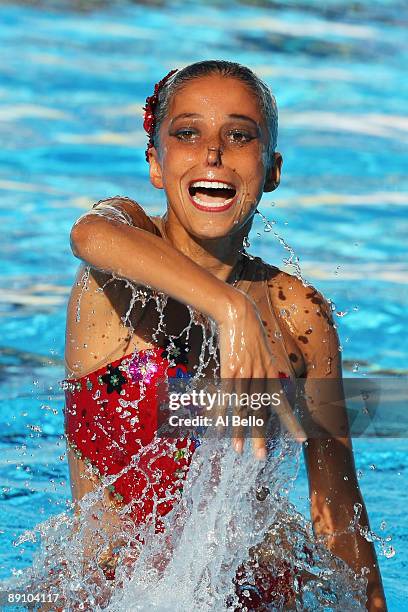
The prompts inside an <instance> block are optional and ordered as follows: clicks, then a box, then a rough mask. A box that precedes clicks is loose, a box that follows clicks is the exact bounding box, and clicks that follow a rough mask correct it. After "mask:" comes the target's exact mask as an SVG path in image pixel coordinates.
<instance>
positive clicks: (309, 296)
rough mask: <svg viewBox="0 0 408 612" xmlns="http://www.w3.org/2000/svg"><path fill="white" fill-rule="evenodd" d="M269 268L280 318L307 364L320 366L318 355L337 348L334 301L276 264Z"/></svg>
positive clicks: (271, 287) (317, 367)
mask: <svg viewBox="0 0 408 612" xmlns="http://www.w3.org/2000/svg"><path fill="white" fill-rule="evenodd" d="M265 265H266V269H267V270H268V278H269V276H270V278H271V280H270V282H269V281H268V287H269V295H270V299H271V302H272V303H273V305H274V308H275V311H276V312H277V313H279V315H278V316H279V317H280V320H281V321H282V322H283V324H284V325H285V328H286V329H287V330H288V331H289V333H290V335H291V337H292V338H293V340H294V341H295V343H296V345H297V346H298V348H299V350H300V352H301V353H302V356H303V359H304V361H305V363H306V364H309V365H310V364H311V363H312V362H313V367H314V369H316V371H317V370H318V369H319V363H318V360H319V356H322V358H323V355H324V354H325V353H328V352H330V353H331V354H332V356H333V357H334V355H335V354H336V352H337V351H338V346H339V341H338V336H337V331H336V325H335V323H334V320H333V311H332V304H331V302H330V300H329V299H328V298H326V297H325V296H324V295H323V293H322V292H321V291H319V290H318V289H317V288H316V287H314V286H313V285H311V284H309V283H304V282H303V281H302V280H301V279H300V278H298V277H297V276H293V275H291V274H289V273H287V272H285V271H283V270H280V269H279V268H276V267H275V266H271V265H269V264H265Z"/></svg>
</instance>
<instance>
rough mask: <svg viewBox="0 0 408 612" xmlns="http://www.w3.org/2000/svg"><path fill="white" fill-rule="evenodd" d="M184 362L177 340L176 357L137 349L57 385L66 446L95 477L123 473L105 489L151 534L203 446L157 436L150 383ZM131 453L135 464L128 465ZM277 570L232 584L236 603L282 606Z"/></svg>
mask: <svg viewBox="0 0 408 612" xmlns="http://www.w3.org/2000/svg"><path fill="white" fill-rule="evenodd" d="M173 349H174V346H173ZM184 356H185V355H184ZM169 359H171V363H174V361H176V365H175V366H174V367H170V361H169ZM186 362H187V360H186V359H183V347H182V345H177V341H176V347H175V349H174V350H173V353H171V352H169V349H166V350H164V349H162V348H154V349H146V350H142V351H139V352H136V351H135V352H134V353H133V354H130V355H125V356H124V357H122V358H120V359H117V360H116V361H114V362H112V363H109V364H107V365H105V366H103V367H101V368H99V369H98V370H96V371H94V372H91V373H89V374H87V375H85V376H82V377H81V378H76V379H72V378H71V379H65V380H64V381H63V383H62V386H63V389H64V391H65V398H66V407H65V435H66V439H67V443H68V445H69V446H70V447H71V448H72V449H73V450H74V452H75V454H76V455H77V457H79V458H80V459H82V460H83V461H84V462H85V463H86V464H87V465H89V467H91V469H92V472H93V474H94V475H95V477H96V478H98V479H100V478H101V477H102V476H107V475H108V476H109V475H114V474H118V473H120V472H121V471H122V470H125V471H124V473H123V474H122V475H120V476H119V477H118V478H117V479H116V480H115V482H114V484H112V485H110V486H109V487H108V488H109V489H110V491H111V494H112V496H113V498H114V499H115V500H116V502H117V503H118V504H120V505H122V504H131V507H130V510H129V512H130V516H131V517H132V518H133V520H134V521H135V523H136V524H141V523H145V522H147V521H148V520H149V518H151V517H152V516H154V517H155V529H156V532H159V531H162V530H163V524H162V522H161V520H160V517H162V516H164V515H165V514H167V513H168V512H170V510H171V509H172V508H173V506H174V504H175V503H176V502H177V501H178V500H179V499H180V494H181V491H182V488H183V481H184V480H185V478H186V475H187V471H188V468H189V465H190V462H191V459H192V455H193V453H194V451H195V449H196V448H197V446H199V444H200V441H199V439H198V438H197V437H196V436H194V435H191V436H190V437H185V438H183V439H177V440H172V441H170V440H166V439H164V438H159V437H156V438H155V434H156V432H157V426H158V419H157V412H156V409H155V407H156V406H157V405H158V397H157V387H156V385H155V383H156V382H158V381H159V380H165V379H166V377H168V378H171V377H177V378H179V377H188V376H189V374H188V371H187V367H186ZM279 376H280V377H283V378H286V377H287V374H284V373H282V372H280V373H279ZM141 385H142V394H141ZM152 407H153V408H152ZM153 440H155V441H154V443H153V444H151V443H152V441H153ZM170 442H171V443H170ZM135 454H138V457H137V459H136V461H135V465H132V466H131V467H128V466H129V465H130V464H131V459H132V456H133V455H135ZM126 468H128V469H127V470H126ZM275 569H278V570H279V571H277V572H274V574H273V575H272V574H269V582H268V580H266V574H265V570H262V569H261V568H260V572H261V573H260V575H259V580H258V579H255V585H251V584H246V585H242V586H238V585H237V584H236V585H235V587H236V593H237V595H238V597H239V600H240V601H242V603H243V604H244V605H246V606H247V607H248V609H249V610H257V609H262V608H258V606H262V605H263V604H266V603H270V602H274V601H275V597H276V595H277V593H278V594H279V599H280V601H281V600H282V597H284V600H285V602H286V601H287V600H288V598H289V597H290V596H291V594H292V589H291V586H290V584H291V583H292V578H291V577H290V574H289V573H288V571H287V569H286V568H285V567H281V568H275ZM106 577H107V578H108V579H113V578H114V571H113V572H112V571H109V572H108V573H106ZM242 578H243V574H242V567H241V568H239V569H238V570H237V576H236V580H238V579H240V582H241V584H242V582H243V580H242ZM244 591H246V595H243V594H242V593H243V592H244Z"/></svg>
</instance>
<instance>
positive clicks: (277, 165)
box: [65, 61, 386, 610]
mask: <svg viewBox="0 0 408 612" xmlns="http://www.w3.org/2000/svg"><path fill="white" fill-rule="evenodd" d="M145 110H146V114H145V124H144V125H145V128H146V130H147V132H148V134H149V145H148V149H147V152H146V155H147V160H148V162H149V167H150V180H151V182H152V184H153V185H154V187H156V188H157V189H164V190H165V193H166V198H167V212H166V214H165V216H164V217H163V218H150V217H148V215H147V214H146V213H145V212H144V211H143V209H142V208H141V207H140V206H139V205H138V204H137V203H136V202H134V201H132V200H129V199H127V198H113V199H110V200H105V201H101V202H99V203H98V204H96V205H95V206H94V207H93V209H92V211H90V212H88V213H86V214H85V215H83V216H82V217H81V218H80V219H79V220H78V221H77V222H76V223H75V225H74V227H73V229H72V232H71V244H72V250H73V253H74V255H75V256H76V257H78V258H79V259H81V260H82V261H83V264H82V265H81V267H80V269H79V271H78V275H77V282H76V284H75V285H74V287H73V289H72V293H71V298H70V301H69V306H68V318H67V332H66V354H65V355H66V367H67V385H68V388H67V390H66V396H67V408H66V432H67V440H68V448H69V465H70V474H71V486H72V492H73V497H74V500H79V499H81V498H82V497H83V496H84V495H85V494H86V493H88V492H90V491H92V490H93V489H94V488H95V486H96V484H97V482H98V476H100V475H101V472H102V475H104V474H109V475H112V474H115V473H116V474H117V473H119V472H120V470H122V471H123V470H125V473H124V474H123V475H121V476H120V478H119V479H118V480H117V481H116V482H115V483H114V485H113V486H111V487H110V488H109V490H108V489H106V490H105V502H104V504H103V508H102V510H103V513H104V514H103V521H104V527H105V529H106V531H107V532H109V533H114V531H115V525H117V523H118V518H117V515H116V513H115V511H114V508H115V507H118V506H119V507H120V506H121V505H123V503H125V502H126V503H129V502H131V501H132V500H133V501H134V502H135V503H134V506H133V508H132V517H133V519H134V520H135V521H139V522H143V521H146V520H148V516H150V514H151V509H152V503H153V502H152V500H153V498H154V499H157V497H158V498H159V499H164V497H165V492H164V490H165V489H166V488H167V490H170V491H171V494H172V495H173V494H174V499H173V500H172V501H170V502H169V501H163V503H162V504H161V505H160V510H159V511H158V513H157V514H158V515H159V516H158V518H157V521H156V530H158V531H160V529H161V525H160V516H163V515H165V514H166V513H167V512H168V511H169V510H170V509H171V508H172V507H173V505H174V503H175V500H176V492H175V489H181V488H182V480H183V478H184V477H185V475H186V473H187V469H188V466H189V462H190V460H191V456H192V454H193V452H194V449H195V446H194V442H193V441H191V440H188V441H186V440H184V441H180V443H179V445H178V450H177V451H176V453H175V455H173V456H172V457H166V458H164V459H163V458H162V459H163V461H164V463H162V464H161V466H160V469H161V473H162V474H164V475H165V477H164V481H165V484H164V485H163V482H164V481H163V479H162V480H161V481H155V482H152V481H150V480H149V478H152V479H153V480H154V476H153V475H152V474H150V476H149V475H147V476H146V473H145V472H143V473H144V474H145V479H146V482H144V483H143V486H142V485H140V478H141V471H140V470H139V472H138V471H137V470H138V468H139V467H140V466H132V468H131V469H130V470H128V471H127V472H126V469H127V467H128V465H129V462H130V457H131V454H133V453H134V447H133V452H132V453H131V452H130V451H129V450H128V452H127V451H126V445H127V444H128V441H127V440H125V439H122V445H121V444H120V443H119V440H120V438H119V433H118V429H119V427H120V425H119V422H118V421H114V420H113V417H112V419H111V420H110V421H109V420H108V421H109V427H110V431H109V432H107V431H106V429H107V428H108V425H106V423H107V422H108V421H103V419H104V418H105V419H106V411H109V410H111V411H112V412H113V411H114V410H116V408H117V409H118V410H121V406H122V405H123V400H122V404H120V406H119V405H118V402H119V399H120V395H122V396H123V398H126V401H128V400H129V397H130V395H129V389H130V388H131V386H132V385H133V384H134V383H139V382H140V380H141V378H143V381H144V383H149V382H151V380H152V379H153V378H154V377H155V376H159V375H162V374H163V373H166V372H167V374H168V375H173V376H174V375H175V376H183V375H188V373H192V372H193V371H194V367H197V365H198V364H200V367H201V368H202V370H203V371H204V372H205V373H209V372H212V371H213V370H214V368H216V367H217V363H218V362H219V364H220V373H221V377H222V378H228V379H238V378H239V379H254V378H261V379H278V378H284V377H291V378H303V379H304V380H305V385H306V389H307V391H308V393H307V395H308V407H309V412H307V410H306V414H305V423H307V422H309V423H310V422H311V412H312V411H313V422H314V423H315V424H316V423H318V430H319V432H320V435H315V436H313V437H309V439H308V440H307V444H305V446H304V452H305V459H306V464H307V469H308V476H309V485H310V495H311V514H312V520H313V525H314V530H315V532H316V534H320V535H322V534H326V535H327V537H326V540H327V546H328V547H329V548H330V549H331V551H332V552H333V553H334V554H335V555H337V556H339V557H340V558H342V559H344V560H345V561H346V562H347V563H348V564H349V566H350V567H351V568H352V569H353V570H354V571H355V572H356V573H357V574H360V573H361V571H362V569H363V568H368V570H364V571H366V572H367V578H368V587H367V597H368V601H367V609H368V610H385V609H386V605H385V599H384V595H383V591H382V585H381V578H380V574H379V571H378V564H377V560H376V556H375V551H374V548H373V545H372V544H371V543H369V542H367V541H366V539H364V538H363V537H362V535H361V533H360V531H359V530H355V531H350V529H348V527H349V525H350V523H352V521H353V519H354V505H355V504H361V507H362V513H361V516H360V527H361V528H363V529H364V527H367V528H368V519H367V514H366V511H365V508H364V503H363V500H362V497H361V494H360V491H359V488H358V484H357V479H356V474H355V468H354V461H353V454H352V449H351V442H350V439H349V437H348V435H347V417H346V410H345V406H344V397H343V390H342V382H341V380H342V372H341V353H340V351H339V340H338V336H337V333H336V329H335V326H334V325H333V321H332V318H331V310H330V305H329V304H328V302H327V301H326V300H325V299H324V297H323V296H322V295H321V294H320V293H318V292H317V291H316V290H315V289H314V288H313V287H310V286H307V285H305V284H303V283H302V281H301V280H299V279H298V278H296V277H294V276H291V275H289V274H286V273H284V272H282V271H281V270H279V269H278V268H276V267H275V266H272V265H268V264H265V263H264V262H263V261H261V260H260V259H259V258H251V257H248V256H246V254H245V252H243V249H242V245H243V244H244V243H245V238H246V237H247V235H248V233H249V230H250V228H251V225H252V221H253V217H254V214H255V213H256V212H257V206H258V203H259V201H260V199H261V197H262V194H263V192H270V191H273V190H274V189H276V188H277V186H278V185H279V182H280V177H281V168H282V156H281V154H280V153H278V152H276V138H277V111H276V106H275V102H274V98H273V96H271V94H270V92H269V90H268V88H267V87H266V86H265V85H264V84H263V83H262V82H261V81H260V80H259V79H258V78H257V77H256V76H255V75H254V74H253V73H252V72H251V71H250V70H249V69H247V68H245V67H243V66H240V65H238V64H234V63H230V62H224V61H206V62H199V63H196V64H192V65H191V66H188V67H186V68H184V69H183V70H181V71H174V72H172V73H170V74H169V75H168V76H167V77H166V78H165V79H163V81H161V82H160V83H159V84H158V85H156V88H155V93H154V95H153V96H151V97H150V98H148V99H147V104H146V107H145ZM134 285H137V286H138V287H139V298H140V295H141V293H140V292H142V293H143V295H142V297H144V300H143V301H142V302H141V301H140V299H139V300H136V301H135V299H134V297H135V295H134V291H135V289H134ZM132 287H133V288H132ZM140 287H144V289H143V290H141V289H140ZM162 294H164V295H166V296H169V299H168V301H167V303H166V305H165V308H164V309H163V308H162V309H161V310H160V308H159V309H157V305H158V303H159V302H160V296H161V295H162ZM130 306H132V308H131V307H130ZM158 310H159V312H158ZM191 312H194V324H193V325H189V320H190V313H191ZM199 313H202V315H204V317H205V319H202V318H200V314H199ZM205 321H207V322H208V321H210V322H211V321H212V322H214V324H215V325H216V328H217V332H218V341H219V346H218V351H216V350H213V351H211V350H209V351H208V355H207V356H206V357H205V358H203V355H202V353H200V351H201V347H202V344H203V340H204V336H205V334H206V333H207V331H208V329H210V331H211V324H206V323H205ZM124 323H125V324H124ZM186 328H188V334H186V333H184V331H183V330H185V329H186ZM169 338H170V341H169ZM169 368H173V369H172V370H171V371H170V370H169ZM169 372H170V374H169ZM146 376H147V377H146ZM313 379H327V380H328V381H331V383H332V385H331V389H332V391H331V392H333V389H334V392H335V394H336V397H337V398H338V397H340V398H342V401H341V402H340V406H339V404H337V406H336V410H327V402H330V399H329V398H326V402H323V401H322V398H317V397H315V396H314V394H316V385H313V384H312V383H313ZM136 386H137V385H136ZM132 388H133V387H132ZM152 388H153V387H152V386H151V385H150V386H149V384H145V387H144V392H145V395H144V396H143V398H142V400H143V401H144V405H142V404H137V405H138V406H139V408H140V407H141V406H142V407H143V408H144V410H139V413H138V418H139V419H142V421H143V418H145V419H146V418H147V419H148V420H147V421H144V422H143V424H141V422H140V421H137V419H136V421H134V422H133V424H132V425H133V427H131V426H130V427H128V428H127V429H126V428H125V429H126V431H125V429H123V431H122V435H123V436H124V437H125V438H126V435H127V434H129V435H131V434H132V432H133V433H134V432H135V431H136V430H135V422H136V426H137V423H139V426H140V428H139V429H138V430H137V431H138V433H137V440H138V446H137V450H138V451H140V453H141V456H140V457H141V458H140V461H144V463H143V466H144V468H146V466H147V465H148V464H149V465H150V463H149V461H150V462H151V461H152V454H151V453H150V454H149V455H148V457H147V458H146V457H144V458H143V452H144V451H143V449H145V448H147V447H149V442H150V441H151V439H152V437H153V436H154V426H155V425H154V423H153V421H152V420H151V418H150V417H151V415H150V416H149V417H147V416H146V415H148V414H149V411H147V410H146V407H148V406H153V405H154V402H155V401H156V398H155V397H154V396H153V395H152V396H149V395H148V394H149V393H150V392H151V393H153V391H149V389H150V390H151V389H152ZM142 400H141V399H140V398H138V401H139V402H140V401H142ZM119 403H120V402H119ZM324 403H326V407H325V408H324V409H323V408H320V407H321V406H322V405H323V404H324ZM101 411H105V413H104V414H101ZM150 412H151V411H150ZM279 416H280V418H281V421H282V423H283V424H284V426H285V427H286V428H287V429H289V431H290V432H291V433H292V434H293V435H294V436H295V437H296V438H297V439H298V440H299V441H304V440H305V437H304V435H303V430H302V428H301V427H300V425H299V424H298V423H297V421H296V419H295V418H294V416H293V415H292V414H291V413H289V412H288V409H287V408H285V407H283V408H282V409H281V411H280V412H279ZM101 419H102V420H101ZM149 419H150V420H149ZM96 422H98V423H99V424H101V423H102V425H103V426H104V427H102V426H101V427H100V428H99V430H96V425H95V423H96ZM316 427H317V425H316ZM136 429H137V427H136ZM142 429H143V431H142ZM101 430H103V433H101ZM143 432H144V433H143ZM330 432H333V433H332V434H331V433H330ZM339 432H344V433H342V437H339V436H338V434H339ZM125 434H126V435H125ZM143 436H145V437H144V438H143ZM113 442H114V443H115V445H114V444H113ZM133 443H134V439H133ZM243 443H244V441H243V439H242V437H241V436H236V437H235V438H234V439H233V446H234V449H235V451H237V452H241V451H242V449H243ZM92 444H96V447H95V448H94V447H93V446H92ZM252 444H253V451H254V455H255V458H257V459H260V460H263V459H265V458H266V455H267V451H266V446H265V440H264V439H263V438H262V437H254V438H253V440H252ZM114 446H115V448H114ZM108 451H109V452H108ZM156 451H157V448H156ZM149 452H150V451H149ZM152 452H153V454H154V451H152ZM109 453H113V455H114V456H113V455H112V454H110V455H109ZM115 453H116V455H115ZM177 453H178V454H177ZM102 455H104V457H102ZM106 455H108V457H106ZM180 462H181V463H180ZM177 467H179V468H180V469H181V472H182V475H181V476H180V474H177V476H174V474H176V472H177V469H176V468H177ZM140 469H141V468H140ZM179 471H180V470H179ZM179 485H181V486H179ZM146 491H148V493H147V494H146V495H145V492H146ZM142 492H143V501H142V502H141V503H138V500H139V502H140V499H142ZM160 496H162V497H160ZM166 499H167V500H168V499H169V498H168V496H167V497H166ZM333 534H334V535H333ZM336 534H338V535H336ZM119 544H120V542H119ZM90 551H91V549H90ZM90 551H89V553H88V554H89V555H91V554H92V553H91V552H90ZM112 560H114V555H113V554H112V550H110V551H109V554H108V555H107V558H106V559H105V570H107V575H108V569H107V568H108V566H109V564H111V565H114V561H112ZM103 562H104V561H103V560H101V565H103ZM112 576H113V573H112ZM112 576H111V577H112ZM282 589H283V586H282ZM237 592H238V591H237ZM258 595H259V593H258ZM263 596H264V599H263V600H262V604H266V603H271V602H272V603H273V599H271V598H270V596H269V595H268V594H267V593H264V595H263ZM268 597H269V599H268ZM288 597H289V598H290V595H289V596H288ZM247 601H248V600H247ZM285 601H286V600H285ZM243 603H245V600H243ZM249 603H250V605H252V606H253V607H252V608H251V609H261V607H259V608H258V607H256V606H258V605H259V606H261V605H262V604H261V603H258V604H254V603H253V602H249ZM254 606H255V607H254Z"/></svg>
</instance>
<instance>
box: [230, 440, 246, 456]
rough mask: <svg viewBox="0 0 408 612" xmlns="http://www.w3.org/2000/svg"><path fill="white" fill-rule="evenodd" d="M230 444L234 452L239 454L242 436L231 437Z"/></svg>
mask: <svg viewBox="0 0 408 612" xmlns="http://www.w3.org/2000/svg"><path fill="white" fill-rule="evenodd" d="M232 446H233V449H234V450H235V452H237V453H239V454H241V453H242V451H243V449H244V438H232Z"/></svg>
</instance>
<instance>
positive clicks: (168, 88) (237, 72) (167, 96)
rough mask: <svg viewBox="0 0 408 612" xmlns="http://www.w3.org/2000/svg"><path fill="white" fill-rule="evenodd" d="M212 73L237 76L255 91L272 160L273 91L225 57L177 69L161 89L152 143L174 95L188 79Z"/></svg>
mask: <svg viewBox="0 0 408 612" xmlns="http://www.w3.org/2000/svg"><path fill="white" fill-rule="evenodd" d="M212 74H219V75H222V76H225V77H230V78H234V79H237V80H239V81H241V82H242V83H244V84H245V85H246V86H247V87H248V88H249V89H250V90H252V92H253V93H254V94H255V96H256V98H257V100H258V103H259V106H260V109H261V112H262V113H263V115H264V118H265V122H266V125H267V126H268V131H269V144H268V149H267V160H268V163H271V162H272V157H273V153H274V151H275V149H276V142H277V137H278V109H277V106H276V100H275V96H274V95H273V94H272V92H271V90H270V89H269V87H268V86H267V85H266V84H265V83H264V82H263V81H262V80H261V79H260V78H259V77H258V76H257V75H256V74H255V73H254V72H252V70H250V69H249V68H247V67H246V66H242V65H241V64H238V63H236V62H227V61H224V60H206V61H203V62H196V63H195V64H190V65H189V66H186V67H185V68H182V69H181V70H179V71H178V72H176V73H175V74H174V75H173V76H172V77H171V78H170V79H169V80H168V81H167V82H166V83H165V85H164V86H163V87H162V88H161V89H160V91H159V94H158V101H157V107H156V109H155V113H154V115H155V121H156V123H155V129H154V133H153V143H154V145H155V146H157V145H159V130H160V126H161V123H162V121H163V119H164V118H165V117H166V115H167V113H168V111H169V106H170V102H171V99H172V97H173V96H174V94H176V93H177V91H178V90H179V89H181V88H182V87H183V85H185V84H186V83H188V82H189V81H192V80H193V79H196V78H199V77H204V76H209V75H212Z"/></svg>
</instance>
